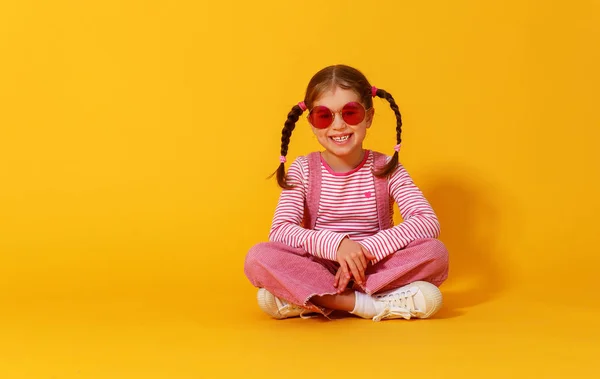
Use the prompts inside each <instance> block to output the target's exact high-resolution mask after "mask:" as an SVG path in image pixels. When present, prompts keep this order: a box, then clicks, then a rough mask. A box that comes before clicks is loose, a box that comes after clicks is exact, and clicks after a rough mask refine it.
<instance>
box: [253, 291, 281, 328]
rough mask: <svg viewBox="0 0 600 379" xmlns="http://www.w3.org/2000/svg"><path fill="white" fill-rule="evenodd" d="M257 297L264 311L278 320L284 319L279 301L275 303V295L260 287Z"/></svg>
mask: <svg viewBox="0 0 600 379" xmlns="http://www.w3.org/2000/svg"><path fill="white" fill-rule="evenodd" d="M256 299H257V300H258V306H259V307H260V309H262V311H263V312H265V313H266V314H268V315H269V316H271V317H273V318H276V319H278V320H281V319H284V318H285V317H284V316H282V315H281V314H280V313H279V311H278V310H277V309H278V308H277V303H275V296H274V295H273V294H272V293H271V292H269V291H267V290H266V289H264V288H259V289H258V292H257V293H256Z"/></svg>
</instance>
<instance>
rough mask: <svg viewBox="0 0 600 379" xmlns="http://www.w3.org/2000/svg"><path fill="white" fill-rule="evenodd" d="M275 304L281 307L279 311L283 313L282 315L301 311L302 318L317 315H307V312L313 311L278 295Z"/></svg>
mask: <svg viewBox="0 0 600 379" xmlns="http://www.w3.org/2000/svg"><path fill="white" fill-rule="evenodd" d="M275 304H277V308H279V313H281V314H282V315H286V314H288V313H296V312H298V311H300V318H303V319H307V318H313V317H316V316H315V315H312V316H306V315H305V313H312V311H311V310H309V309H306V308H302V307H300V306H298V305H295V304H292V303H288V302H286V301H283V300H281V299H279V298H278V297H275Z"/></svg>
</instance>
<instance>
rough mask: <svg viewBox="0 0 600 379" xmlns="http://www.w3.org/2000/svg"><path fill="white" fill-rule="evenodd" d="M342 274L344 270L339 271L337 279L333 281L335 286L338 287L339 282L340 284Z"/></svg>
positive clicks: (336, 275)
mask: <svg viewBox="0 0 600 379" xmlns="http://www.w3.org/2000/svg"><path fill="white" fill-rule="evenodd" d="M341 272H342V270H339V269H338V271H337V272H336V274H335V279H334V280H333V286H334V287H337V286H338V284H339V282H340V273H341Z"/></svg>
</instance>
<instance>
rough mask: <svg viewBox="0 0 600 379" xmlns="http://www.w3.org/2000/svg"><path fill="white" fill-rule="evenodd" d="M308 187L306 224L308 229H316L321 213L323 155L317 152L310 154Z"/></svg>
mask: <svg viewBox="0 0 600 379" xmlns="http://www.w3.org/2000/svg"><path fill="white" fill-rule="evenodd" d="M307 158H308V186H307V187H306V201H305V206H304V222H303V226H304V228H306V229H314V228H315V225H316V223H317V213H318V212H319V200H320V198H321V153H320V152H318V151H316V152H313V153H310V154H308V156H307Z"/></svg>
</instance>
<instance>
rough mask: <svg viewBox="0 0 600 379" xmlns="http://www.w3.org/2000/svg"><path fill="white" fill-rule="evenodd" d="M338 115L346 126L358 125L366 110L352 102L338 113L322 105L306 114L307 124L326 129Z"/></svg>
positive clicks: (359, 104)
mask: <svg viewBox="0 0 600 379" xmlns="http://www.w3.org/2000/svg"><path fill="white" fill-rule="evenodd" d="M337 113H339V114H340V115H341V116H342V119H343V120H344V122H345V123H346V124H348V125H358V124H360V123H361V122H363V120H364V119H365V115H366V114H367V109H365V107H364V106H363V105H362V104H361V103H358V102H355V101H352V102H350V103H347V104H346V105H344V106H343V107H342V110H341V111H339V112H334V111H332V110H331V109H329V108H327V107H326V106H324V105H318V106H316V107H314V108H313V109H311V110H310V112H309V113H308V116H307V118H308V122H309V123H310V124H311V125H312V126H314V127H315V128H317V129H325V128H328V127H329V126H330V125H331V124H333V121H334V120H335V115H336V114H337Z"/></svg>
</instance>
